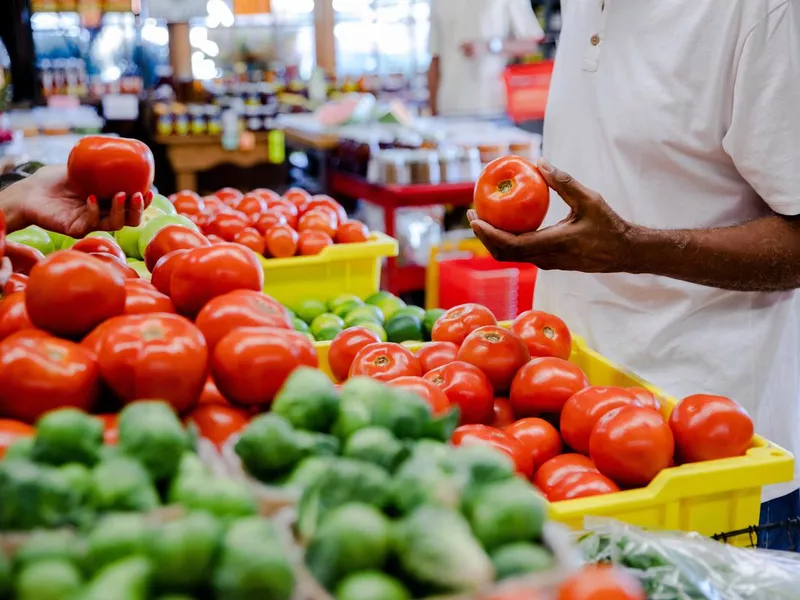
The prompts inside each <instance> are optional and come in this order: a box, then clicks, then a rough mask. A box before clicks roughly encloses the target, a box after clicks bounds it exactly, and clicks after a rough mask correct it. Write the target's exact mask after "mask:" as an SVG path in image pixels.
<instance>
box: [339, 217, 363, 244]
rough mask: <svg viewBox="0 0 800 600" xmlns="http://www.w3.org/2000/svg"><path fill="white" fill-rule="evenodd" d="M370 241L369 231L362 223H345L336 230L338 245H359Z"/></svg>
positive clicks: (351, 221)
mask: <svg viewBox="0 0 800 600" xmlns="http://www.w3.org/2000/svg"><path fill="white" fill-rule="evenodd" d="M368 239H369V229H367V226H366V225H364V224H363V223H362V222H361V221H356V220H354V219H350V220H349V221H344V222H343V223H342V224H341V225H339V229H337V230H336V243H337V244H358V243H360V242H366V241H367V240H368Z"/></svg>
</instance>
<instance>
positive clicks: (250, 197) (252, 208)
mask: <svg viewBox="0 0 800 600" xmlns="http://www.w3.org/2000/svg"><path fill="white" fill-rule="evenodd" d="M236 210H238V211H239V212H240V213H244V214H246V215H247V216H248V217H250V218H251V220H252V218H253V217H257V216H259V215H261V214H263V213H265V212H267V210H268V208H267V201H266V200H264V198H262V197H261V196H260V195H259V194H253V193H250V194H245V195H244V196H242V198H241V200H239V202H238V204H237V205H236Z"/></svg>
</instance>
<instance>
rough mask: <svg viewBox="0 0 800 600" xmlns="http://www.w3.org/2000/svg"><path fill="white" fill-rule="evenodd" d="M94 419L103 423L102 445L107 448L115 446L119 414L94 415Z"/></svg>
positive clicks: (117, 439)
mask: <svg viewBox="0 0 800 600" xmlns="http://www.w3.org/2000/svg"><path fill="white" fill-rule="evenodd" d="M94 417H95V418H96V419H97V420H98V421H100V422H102V423H103V443H104V444H106V445H108V446H116V445H117V442H118V441H119V427H118V426H119V414H116V413H112V414H107V415H95V416H94Z"/></svg>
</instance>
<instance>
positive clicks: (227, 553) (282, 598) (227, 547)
mask: <svg viewBox="0 0 800 600" xmlns="http://www.w3.org/2000/svg"><path fill="white" fill-rule="evenodd" d="M294 586H295V580H294V573H293V572H292V566H291V564H290V563H289V560H288V558H287V556H286V553H285V552H284V549H283V547H282V546H281V542H280V539H279V538H278V534H277V532H276V531H275V529H274V527H273V525H272V524H271V523H270V522H269V521H267V520H265V519H263V518H261V517H248V518H244V519H240V520H238V521H236V522H235V523H233V524H232V525H231V527H230V528H229V529H228V532H227V533H226V535H225V538H224V540H223V542H222V550H221V552H220V555H219V561H218V563H217V569H216V571H215V572H214V576H213V587H214V591H215V592H216V594H217V597H218V598H224V599H225V600H253V599H255V598H264V599H265V600H266V599H267V598H268V599H269V600H289V598H291V596H292V592H293V591H294Z"/></svg>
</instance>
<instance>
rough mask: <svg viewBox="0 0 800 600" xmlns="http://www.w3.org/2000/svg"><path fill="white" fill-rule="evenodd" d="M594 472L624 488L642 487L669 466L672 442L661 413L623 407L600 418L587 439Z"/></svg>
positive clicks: (672, 447) (673, 441)
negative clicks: (594, 468)
mask: <svg viewBox="0 0 800 600" xmlns="http://www.w3.org/2000/svg"><path fill="white" fill-rule="evenodd" d="M589 454H590V455H591V457H592V460H593V461H594V464H595V465H597V470H598V471H600V472H601V473H602V474H603V475H605V476H606V477H610V478H611V479H613V480H614V481H615V482H616V483H618V484H619V485H621V486H624V487H643V486H646V485H647V484H649V483H650V482H651V481H652V480H653V478H655V476H656V475H658V474H659V473H660V472H661V471H662V470H664V469H666V468H668V467H669V466H670V465H671V464H672V458H673V455H674V454H675V440H674V438H673V437H672V432H671V431H670V428H669V425H667V424H666V423H665V422H664V419H663V418H662V417H661V415H660V414H658V413H657V412H655V411H653V410H652V409H649V408H643V407H641V406H623V407H622V408H617V409H615V410H613V411H611V412H610V413H608V414H606V415H605V416H603V417H602V418H601V419H600V420H599V421H598V422H597V425H595V426H594V430H593V431H592V435H591V437H590V439H589Z"/></svg>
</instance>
